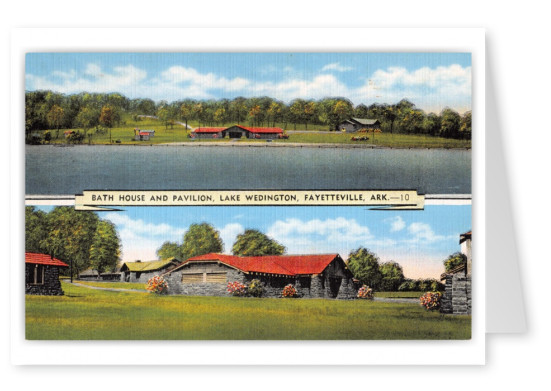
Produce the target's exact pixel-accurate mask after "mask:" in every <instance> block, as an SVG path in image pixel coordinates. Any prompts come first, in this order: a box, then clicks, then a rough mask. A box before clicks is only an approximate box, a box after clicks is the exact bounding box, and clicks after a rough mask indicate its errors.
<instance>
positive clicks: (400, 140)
mask: <svg viewBox="0 0 551 391" xmlns="http://www.w3.org/2000/svg"><path fill="white" fill-rule="evenodd" d="M189 125H190V126H197V125H198V124H194V123H189ZM230 125H233V124H225V126H230ZM134 128H140V129H152V130H155V136H154V137H152V138H151V139H150V140H149V141H135V140H134ZM66 130H75V131H76V130H78V129H61V130H60V132H59V134H60V135H59V137H58V138H57V139H56V138H55V133H56V131H55V130H53V131H51V134H52V137H54V138H53V139H52V141H51V143H52V144H65V143H66V142H67V141H66V139H65V137H64V135H63V134H64V132H65V131H66ZM311 130H315V131H312V132H307V133H292V134H290V137H289V138H288V139H285V140H283V139H282V140H274V141H273V142H275V143H304V144H312V143H321V144H354V145H365V146H368V147H370V146H376V147H385V148H470V147H471V141H470V140H455V139H447V138H442V137H431V136H426V135H407V134H390V133H377V134H375V136H374V137H373V134H371V133H368V134H365V133H363V134H351V133H342V132H323V133H318V132H316V131H319V130H326V129H325V127H320V128H319V129H317V128H312V129H311ZM80 132H83V131H82V129H81V130H80ZM88 134H91V135H92V137H91V138H88V137H86V138H85V140H84V141H83V144H88V143H90V144H111V143H115V142H116V141H117V140H118V141H120V144H125V145H150V144H165V143H188V142H189V143H193V142H196V141H194V140H192V139H190V138H189V137H188V134H189V131H188V130H186V129H185V128H184V126H182V125H174V127H173V128H172V129H171V128H170V127H168V129H167V128H166V127H165V125H164V124H163V123H161V122H160V121H158V120H156V119H152V118H145V119H143V120H141V121H133V120H131V119H127V121H126V123H125V124H124V125H122V126H118V127H114V128H112V129H111V131H109V130H107V131H106V132H104V133H96V132H95V131H94V130H89V131H88ZM110 134H111V135H110ZM353 135H362V136H367V137H368V138H369V140H366V141H353V140H351V138H352V136H353ZM197 141H200V142H213V143H228V142H230V139H229V138H225V139H200V140H197ZM232 142H235V140H232ZM237 142H239V143H247V142H262V143H265V142H266V141H264V140H246V139H240V140H239V141H237Z"/></svg>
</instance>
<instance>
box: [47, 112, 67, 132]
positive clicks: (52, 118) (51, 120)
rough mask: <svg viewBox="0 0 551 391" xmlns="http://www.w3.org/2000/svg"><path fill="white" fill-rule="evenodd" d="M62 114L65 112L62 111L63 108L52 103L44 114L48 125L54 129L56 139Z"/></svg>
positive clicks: (62, 117)
mask: <svg viewBox="0 0 551 391" xmlns="http://www.w3.org/2000/svg"><path fill="white" fill-rule="evenodd" d="M64 116H65V112H64V111H63V108H62V107H61V106H58V105H53V106H52V108H51V109H50V111H48V114H47V116H46V119H47V120H48V125H50V127H52V128H54V129H55V130H56V136H55V138H56V139H57V138H58V137H59V129H60V128H61V125H62V124H63V119H64Z"/></svg>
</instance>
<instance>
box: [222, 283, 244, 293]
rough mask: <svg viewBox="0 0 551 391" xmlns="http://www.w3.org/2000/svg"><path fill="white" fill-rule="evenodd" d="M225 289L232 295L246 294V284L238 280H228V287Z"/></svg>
mask: <svg viewBox="0 0 551 391" xmlns="http://www.w3.org/2000/svg"><path fill="white" fill-rule="evenodd" d="M226 290H227V291H228V293H229V294H231V295H232V296H245V295H247V285H244V284H241V283H240V282H239V281H234V282H228V287H227V289H226Z"/></svg>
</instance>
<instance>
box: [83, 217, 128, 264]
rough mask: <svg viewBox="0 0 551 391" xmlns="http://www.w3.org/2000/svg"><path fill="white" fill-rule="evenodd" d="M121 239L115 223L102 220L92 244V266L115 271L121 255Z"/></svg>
mask: <svg viewBox="0 0 551 391" xmlns="http://www.w3.org/2000/svg"><path fill="white" fill-rule="evenodd" d="M120 249H121V241H120V239H119V236H118V234H117V229H116V228H115V225H114V224H113V223H111V222H110V221H107V220H100V221H99V222H98V224H97V226H96V232H95V233H94V236H93V238H92V245H91V246H90V266H91V267H92V268H93V269H94V270H97V271H98V273H100V274H101V273H103V272H104V271H106V270H109V271H113V270H115V269H116V267H117V263H118V261H119V257H120Z"/></svg>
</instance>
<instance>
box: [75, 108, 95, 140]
mask: <svg viewBox="0 0 551 391" xmlns="http://www.w3.org/2000/svg"><path fill="white" fill-rule="evenodd" d="M75 123H76V125H77V126H79V127H82V128H83V129H84V134H85V135H88V137H89V141H90V139H91V137H92V136H91V134H88V130H89V129H90V128H92V127H94V126H97V125H98V124H99V115H98V113H97V111H95V110H93V109H91V108H89V107H83V108H81V109H80V111H79V112H78V114H77V116H76V118H75Z"/></svg>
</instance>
